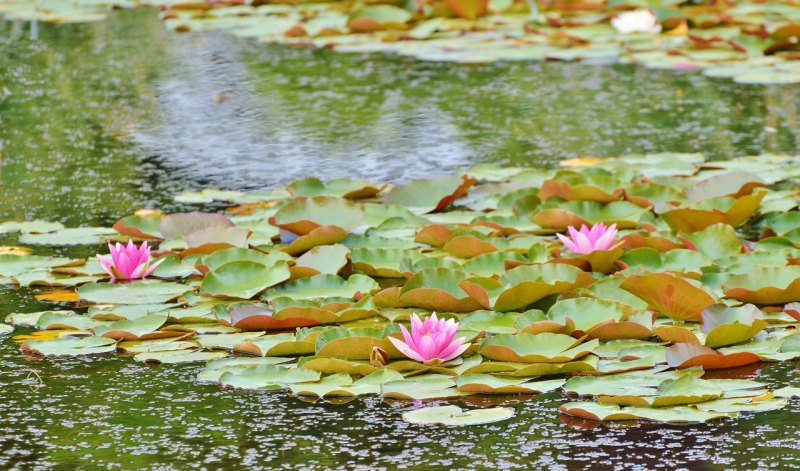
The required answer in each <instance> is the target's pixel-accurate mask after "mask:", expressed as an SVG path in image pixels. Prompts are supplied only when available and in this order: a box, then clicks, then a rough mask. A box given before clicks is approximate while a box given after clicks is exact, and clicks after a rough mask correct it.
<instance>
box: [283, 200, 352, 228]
mask: <svg viewBox="0 0 800 471" xmlns="http://www.w3.org/2000/svg"><path fill="white" fill-rule="evenodd" d="M363 218H364V213H363V212H362V211H361V209H359V208H358V206H356V205H355V204H353V203H352V202H350V201H348V200H345V199H343V198H336V197H331V196H316V197H313V198H295V199H293V200H291V201H290V202H289V203H288V204H287V205H285V206H283V207H282V208H281V209H280V210H278V212H277V213H275V216H274V218H273V219H272V222H273V224H275V225H276V226H278V227H280V228H281V229H284V230H287V231H290V232H293V233H295V234H298V235H306V234H308V233H310V232H311V231H313V230H314V229H317V228H319V227H321V226H337V227H340V228H342V229H345V230H349V229H352V228H354V227H356V226H358V225H359V224H361V221H362V219H363Z"/></svg>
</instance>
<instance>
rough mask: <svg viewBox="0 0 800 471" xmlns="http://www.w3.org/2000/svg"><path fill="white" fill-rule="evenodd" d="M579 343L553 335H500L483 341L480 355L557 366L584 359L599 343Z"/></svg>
mask: <svg viewBox="0 0 800 471" xmlns="http://www.w3.org/2000/svg"><path fill="white" fill-rule="evenodd" d="M582 340H583V339H575V338H573V337H570V336H569V335H561V334H553V333H541V334H527V333H521V334H516V335H509V334H501V335H496V336H494V337H491V338H488V339H486V340H485V341H484V342H483V344H482V346H481V349H480V353H481V355H483V356H484V357H486V358H489V359H492V360H497V361H515V362H520V363H559V362H566V361H571V360H575V359H577V358H580V357H583V356H586V355H588V354H589V353H591V351H592V350H593V349H594V348H596V347H597V346H598V345H599V344H600V342H599V341H598V340H596V339H595V340H591V341H589V342H586V343H581V342H582Z"/></svg>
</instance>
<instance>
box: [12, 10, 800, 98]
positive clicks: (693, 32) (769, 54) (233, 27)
mask: <svg viewBox="0 0 800 471" xmlns="http://www.w3.org/2000/svg"><path fill="white" fill-rule="evenodd" d="M147 5H149V6H161V7H162V8H164V9H165V10H164V11H163V12H162V18H163V19H164V22H165V23H166V25H167V27H168V28H171V29H173V30H176V31H206V30H225V31H229V32H230V33H232V34H234V35H237V36H242V37H253V38H257V39H259V40H260V41H262V42H266V43H281V44H292V45H304V46H313V47H320V48H326V49H331V50H334V51H340V52H386V53H394V54H400V55H404V56H411V57H414V58H417V59H422V60H432V61H445V62H465V63H485V62H493V61H498V60H559V61H578V60H580V61H590V62H598V61H599V62H617V61H621V62H624V63H635V64H642V65H644V66H646V67H651V68H667V69H679V70H701V69H702V70H703V73H704V74H706V75H708V76H711V77H725V78H732V79H734V80H735V81H737V82H741V83H800V61H798V60H797V59H798V58H800V46H798V39H800V5H798V4H797V2H795V1H792V0H775V1H769V2H765V1H759V0H745V1H737V2H735V3H734V2H721V1H719V2H712V1H708V2H681V1H670V0H609V1H607V2H606V1H588V2H568V1H557V2H541V4H537V2H536V1H534V0H526V1H522V0H385V1H355V2H352V1H330V2H261V1H244V0H241V1H206V0H196V1H185V0H145V1H137V0H99V1H98V0H49V1H48V2H30V1H28V0H6V2H4V3H0V14H2V15H4V16H6V17H7V18H11V19H21V20H34V19H39V20H42V21H51V22H72V21H92V20H100V19H103V18H104V17H105V14H106V12H107V11H108V10H110V9H111V8H112V7H135V6H147Z"/></svg>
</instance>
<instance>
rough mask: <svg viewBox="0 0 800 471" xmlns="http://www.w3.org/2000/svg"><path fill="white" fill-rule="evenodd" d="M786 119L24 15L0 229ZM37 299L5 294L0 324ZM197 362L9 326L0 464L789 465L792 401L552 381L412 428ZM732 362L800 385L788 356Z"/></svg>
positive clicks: (7, 40) (0, 179)
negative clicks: (563, 408) (244, 388)
mask: <svg viewBox="0 0 800 471" xmlns="http://www.w3.org/2000/svg"><path fill="white" fill-rule="evenodd" d="M221 96H224V98H223V99H220V97H221ZM799 117H800V87H797V86H794V87H761V86H741V85H734V84H733V83H731V82H728V81H724V80H709V79H705V78H703V77H702V76H701V75H698V74H695V73H691V74H678V73H672V72H660V71H648V70H644V69H639V68H633V67H627V66H590V65H576V64H556V63H544V64H542V63H531V64H528V63H512V64H493V65H486V66H461V65H453V64H436V63H419V62H413V61H410V60H406V59H398V58H391V57H384V56H362V55H332V54H328V53H325V52H321V51H310V50H305V49H291V48H280V47H266V46H262V45H258V44H256V43H254V42H250V41H239V40H236V39H235V38H231V37H229V36H226V35H224V34H211V35H174V34H172V33H169V32H166V31H164V30H163V28H162V25H161V24H160V23H159V22H158V20H157V18H156V14H155V12H153V11H125V12H120V13H118V14H115V15H113V16H112V18H111V20H110V21H107V22H103V23H97V24H91V25H70V26H40V28H39V35H38V38H37V39H36V40H31V39H30V38H29V37H28V32H27V30H26V31H23V35H22V36H16V37H15V32H14V28H13V25H11V24H9V23H0V220H9V219H16V220H22V219H31V218H43V219H49V220H58V221H62V222H65V223H66V224H68V225H70V226H78V225H108V224H111V223H113V222H114V221H115V220H116V219H117V218H119V217H121V216H124V215H126V214H129V213H131V212H133V211H134V210H136V209H138V208H141V207H154V208H160V209H164V210H167V211H175V210H180V209H184V208H183V207H182V206H181V205H179V204H176V203H173V202H172V196H173V195H174V194H175V193H177V192H180V191H183V190H186V189H200V188H204V187H209V186H214V187H220V188H232V189H253V188H262V187H265V186H272V185H276V184H280V183H285V182H288V181H290V180H292V179H294V178H297V177H300V176H306V175H317V176H321V177H325V178H332V177H337V176H352V175H361V176H364V177H368V178H372V179H374V180H378V181H380V180H389V181H399V180H404V179H408V178H413V177H422V176H429V175H432V174H437V173H446V172H448V171H451V170H453V169H454V168H457V167H467V166H470V165H472V164H475V163H478V162H503V163H511V164H515V165H536V164H543V163H544V164H552V163H554V162H556V161H558V160H559V159H562V158H569V157H576V156H586V155H597V156H607V155H617V154H621V153H626V152H658V151H681V152H704V153H706V154H707V155H708V156H709V157H711V158H715V159H725V158H730V157H733V156H738V155H750V154H757V153H762V152H773V153H797V149H798V148H800V123H798V118H799ZM4 242H13V239H11V240H10V241H4ZM94 251H95V248H87V249H78V250H75V251H67V253H68V254H69V255H75V256H78V255H80V256H87V255H89V254H91V253H94ZM38 252H39V253H46V251H45V250H40V251H38ZM53 307H55V308H58V307H60V306H57V305H56V306H53V305H47V304H41V303H38V302H36V301H35V300H34V299H33V293H31V292H29V291H26V290H21V291H13V290H10V289H7V288H0V316H2V317H4V316H5V315H6V314H8V313H10V312H14V311H36V310H42V309H46V308H53ZM196 370H197V367H195V366H182V367H173V366H170V367H146V366H142V365H140V364H137V363H134V362H133V361H132V360H127V359H118V358H95V359H68V360H63V359H60V360H40V361H34V360H30V359H25V358H23V357H22V355H21V354H20V353H19V349H18V346H17V345H16V344H15V343H13V342H12V341H11V340H10V339H5V340H3V341H2V342H0V468H3V469H7V468H12V469H14V468H16V469H32V468H50V467H52V468H60V469H64V468H80V469H96V468H97V469H99V468H103V469H106V468H107V469H135V468H147V469H185V468H195V467H205V468H207V469H242V468H248V469H250V468H253V469H257V468H286V469H310V468H319V469H326V468H346V469H397V468H405V469H469V468H473V469H506V468H521V469H541V468H552V469H584V468H596V469H607V468H615V467H616V468H628V469H653V468H667V469H680V468H685V469H778V468H783V469H796V468H800V438H799V437H800V420H798V418H799V417H800V404H798V402H794V403H792V404H791V406H790V407H789V408H787V409H785V410H783V411H777V412H769V413H762V414H757V415H744V416H743V417H742V418H740V419H737V420H731V421H724V422H716V423H712V424H705V425H692V426H663V425H652V424H634V425H612V426H606V425H598V424H591V423H583V424H564V423H562V421H561V419H560V418H559V416H558V414H557V412H556V409H557V406H558V405H559V404H560V403H562V402H563V401H564V399H562V398H560V397H559V396H558V395H553V394H550V395H545V396H542V397H538V398H534V399H533V400H529V401H524V402H519V403H518V404H515V405H513V407H514V408H515V409H516V412H517V416H516V417H515V418H514V419H513V420H512V421H509V422H502V423H498V424H493V425H488V426H477V427H471V428H443V427H421V426H414V425H409V424H406V423H404V422H402V420H401V418H400V415H401V413H402V412H403V411H405V410H407V409H409V408H411V407H413V404H387V403H384V402H381V401H379V400H378V399H375V398H372V399H363V400H362V399H358V400H355V401H353V402H350V403H347V404H331V403H328V402H319V403H316V404H306V403H303V402H301V401H299V400H297V399H295V398H291V397H288V396H287V395H284V394H281V393H277V394H276V393H270V394H240V393H233V392H229V391H222V390H220V389H219V388H218V387H216V386H207V385H198V384H195V383H194V376H195V373H196ZM32 371H33V372H35V373H36V374H37V375H38V376H39V377H40V378H41V383H40V381H39V380H38V379H37V378H36V377H35V376H34V375H33V374H31V372H32ZM729 374H736V375H740V376H741V377H748V378H751V377H752V378H758V379H760V380H762V381H766V382H768V383H770V384H771V385H774V386H776V387H780V386H785V385H789V384H791V385H795V386H797V385H798V384H799V383H800V369H798V365H797V364H796V363H785V364H762V365H761V369H760V370H747V371H737V372H732V373H731V372H729ZM42 383H43V384H42ZM469 400H470V401H479V402H480V401H486V402H488V401H490V400H489V399H469ZM495 401H497V402H501V403H502V402H504V401H505V402H512V403H514V402H516V401H518V398H513V397H512V398H500V399H497V400H495ZM460 405H462V406H463V405H465V404H463V403H461V404H460ZM467 405H470V404H467ZM592 427H594V428H592Z"/></svg>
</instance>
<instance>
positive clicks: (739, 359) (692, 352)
mask: <svg viewBox="0 0 800 471" xmlns="http://www.w3.org/2000/svg"><path fill="white" fill-rule="evenodd" d="M759 361H761V359H760V358H759V357H758V355H756V354H754V353H750V352H738V353H730V354H724V353H720V352H718V351H716V350H714V349H713V348H709V347H705V346H702V345H696V344H691V343H676V344H675V345H672V346H670V347H669V348H667V363H668V364H669V365H670V366H672V367H674V368H691V367H693V366H702V367H703V368H705V369H707V370H717V369H724V368H735V367H737V366H744V365H749V364H752V363H758V362H759Z"/></svg>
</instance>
